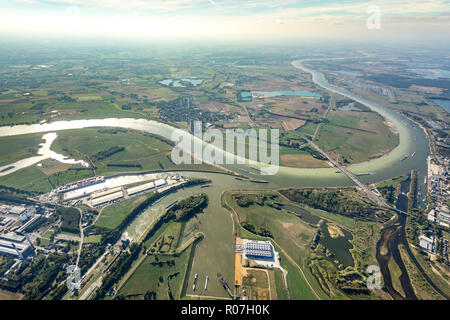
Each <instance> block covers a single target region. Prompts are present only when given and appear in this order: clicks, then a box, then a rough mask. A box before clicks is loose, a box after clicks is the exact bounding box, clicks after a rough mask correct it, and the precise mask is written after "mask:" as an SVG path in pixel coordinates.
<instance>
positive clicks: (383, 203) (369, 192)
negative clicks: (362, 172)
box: [305, 138, 410, 216]
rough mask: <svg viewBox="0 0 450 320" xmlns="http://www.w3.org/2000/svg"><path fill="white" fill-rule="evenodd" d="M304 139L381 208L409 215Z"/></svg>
mask: <svg viewBox="0 0 450 320" xmlns="http://www.w3.org/2000/svg"><path fill="white" fill-rule="evenodd" d="M305 140H307V141H308V142H309V144H310V145H311V146H312V147H313V148H314V149H315V150H316V151H318V152H320V154H322V155H323V156H324V157H325V158H327V159H328V161H330V162H331V163H332V164H333V165H334V166H335V167H336V168H338V169H339V170H340V171H341V172H343V173H344V174H345V175H346V176H347V177H349V178H350V179H351V180H352V181H353V182H354V183H355V184H356V185H357V186H358V187H360V188H361V190H363V191H364V192H365V193H366V194H367V196H368V197H369V199H371V200H372V201H374V202H376V203H377V204H378V205H379V206H380V207H382V208H386V209H391V210H394V211H395V212H397V213H401V214H405V215H407V216H410V214H409V213H407V212H405V211H402V210H400V209H397V208H395V207H392V206H390V205H388V204H387V203H386V201H385V200H384V199H383V197H382V196H380V195H378V194H376V193H375V192H373V191H372V190H370V189H369V188H367V186H366V185H365V184H364V183H362V182H361V181H359V180H358V179H357V178H356V177H355V176H354V175H353V174H352V173H351V172H350V171H348V170H347V169H346V168H345V167H343V166H341V165H340V164H339V163H338V162H337V161H335V160H334V159H333V158H331V157H330V156H329V155H328V154H327V153H326V152H325V151H323V150H322V149H320V148H319V147H318V146H317V145H316V144H315V143H314V142H312V141H310V140H308V139H306V138H305Z"/></svg>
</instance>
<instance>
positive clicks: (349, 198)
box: [280, 188, 389, 220]
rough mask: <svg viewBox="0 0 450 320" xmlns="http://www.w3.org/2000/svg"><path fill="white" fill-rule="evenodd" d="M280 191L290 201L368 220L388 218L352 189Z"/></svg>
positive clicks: (383, 212) (382, 211)
mask: <svg viewBox="0 0 450 320" xmlns="http://www.w3.org/2000/svg"><path fill="white" fill-rule="evenodd" d="M280 193H282V194H283V195H284V196H285V197H287V198H288V199H289V200H291V201H294V202H298V203H302V204H305V205H307V206H309V207H311V208H315V209H321V210H324V211H328V212H332V213H337V214H340V215H344V216H351V217H358V218H363V219H368V220H374V219H375V218H377V219H380V218H381V219H383V218H385V219H387V218H389V215H388V214H387V212H385V211H384V210H381V209H379V208H377V207H376V205H375V204H373V203H371V202H369V201H365V200H363V199H362V198H361V197H360V196H359V195H358V194H357V193H356V192H355V191H353V190H341V189H331V190H327V189H323V188H320V189H311V188H306V189H286V190H280Z"/></svg>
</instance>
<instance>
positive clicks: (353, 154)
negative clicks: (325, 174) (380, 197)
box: [317, 111, 399, 163]
mask: <svg viewBox="0 0 450 320" xmlns="http://www.w3.org/2000/svg"><path fill="white" fill-rule="evenodd" d="M327 118H328V119H329V123H327V124H324V125H323V126H322V127H321V129H320V131H319V134H318V135H317V145H318V146H319V147H320V148H321V149H323V150H324V151H325V152H330V151H335V152H337V153H339V154H340V155H341V156H343V157H344V160H346V161H348V162H349V163H358V162H363V161H367V160H370V159H373V158H377V157H380V156H381V155H383V154H384V153H386V152H389V151H390V150H392V149H393V148H394V147H395V146H396V145H397V144H398V141H399V139H398V135H396V134H395V133H394V132H392V131H391V130H390V129H389V127H388V126H387V125H386V124H384V119H383V118H382V117H381V116H379V115H378V114H376V113H374V112H355V111H331V112H330V113H329V114H328V117H327Z"/></svg>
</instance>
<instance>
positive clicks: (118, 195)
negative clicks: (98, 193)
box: [91, 190, 123, 207]
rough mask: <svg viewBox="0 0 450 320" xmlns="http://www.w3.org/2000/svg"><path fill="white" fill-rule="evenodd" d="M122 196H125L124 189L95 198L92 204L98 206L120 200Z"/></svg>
mask: <svg viewBox="0 0 450 320" xmlns="http://www.w3.org/2000/svg"><path fill="white" fill-rule="evenodd" d="M122 198H123V191H122V190H120V191H118V192H115V193H111V194H108V195H106V196H103V197H99V198H96V199H93V200H92V201H91V204H92V206H94V207H97V206H100V205H103V204H106V203H108V202H111V201H115V200H119V199H122Z"/></svg>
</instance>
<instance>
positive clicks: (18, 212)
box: [8, 206, 27, 216]
mask: <svg viewBox="0 0 450 320" xmlns="http://www.w3.org/2000/svg"><path fill="white" fill-rule="evenodd" d="M26 210H27V208H25V207H23V206H12V207H10V208H9V212H8V213H9V214H13V215H17V216H20V215H21V214H22V213H24V212H25V211H26Z"/></svg>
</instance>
